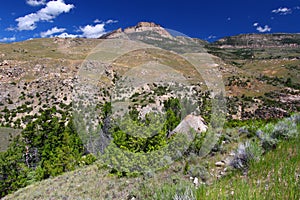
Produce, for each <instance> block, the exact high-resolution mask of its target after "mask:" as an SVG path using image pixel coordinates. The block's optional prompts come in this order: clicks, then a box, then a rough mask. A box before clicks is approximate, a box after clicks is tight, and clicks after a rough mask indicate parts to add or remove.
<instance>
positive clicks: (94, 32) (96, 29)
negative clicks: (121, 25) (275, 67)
mask: <svg viewBox="0 0 300 200" xmlns="http://www.w3.org/2000/svg"><path fill="white" fill-rule="evenodd" d="M104 26H105V23H102V24H96V25H95V26H93V25H86V26H85V27H80V28H79V29H80V31H81V32H82V37H86V38H98V37H100V36H101V35H103V34H104V33H105V28H104Z"/></svg>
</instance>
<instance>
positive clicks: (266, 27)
mask: <svg viewBox="0 0 300 200" xmlns="http://www.w3.org/2000/svg"><path fill="white" fill-rule="evenodd" d="M253 26H254V27H256V30H257V31H258V32H260V33H265V32H270V31H271V27H269V26H268V25H265V26H264V27H262V26H260V25H259V23H258V22H254V23H253Z"/></svg>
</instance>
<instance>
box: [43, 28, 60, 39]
mask: <svg viewBox="0 0 300 200" xmlns="http://www.w3.org/2000/svg"><path fill="white" fill-rule="evenodd" d="M65 30H66V29H65V28H57V27H53V28H52V29H49V30H47V31H45V32H41V34H40V35H41V37H43V38H44V37H48V36H52V35H53V34H55V33H61V32H64V31H65Z"/></svg>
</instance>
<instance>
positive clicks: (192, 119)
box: [168, 115, 207, 139]
mask: <svg viewBox="0 0 300 200" xmlns="http://www.w3.org/2000/svg"><path fill="white" fill-rule="evenodd" d="M191 129H193V130H195V131H196V133H202V132H205V131H206V130H207V126H206V125H205V124H204V120H203V118H202V117H200V116H195V115H187V116H186V117H185V118H184V119H183V120H182V121H181V122H180V123H179V124H178V126H177V127H176V128H175V129H174V130H173V131H172V132H171V133H170V134H169V136H168V137H171V136H172V135H173V134H175V133H182V134H187V135H188V136H190V134H189V133H190V130H191ZM190 139H192V138H190Z"/></svg>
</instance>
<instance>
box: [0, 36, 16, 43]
mask: <svg viewBox="0 0 300 200" xmlns="http://www.w3.org/2000/svg"><path fill="white" fill-rule="evenodd" d="M15 40H16V37H15V36H14V37H10V38H7V37H5V38H1V39H0V42H13V41H15Z"/></svg>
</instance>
